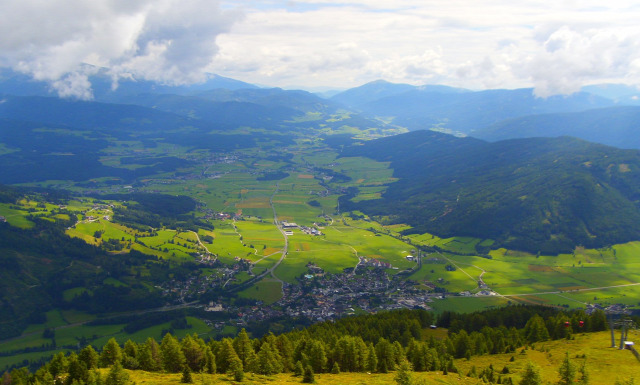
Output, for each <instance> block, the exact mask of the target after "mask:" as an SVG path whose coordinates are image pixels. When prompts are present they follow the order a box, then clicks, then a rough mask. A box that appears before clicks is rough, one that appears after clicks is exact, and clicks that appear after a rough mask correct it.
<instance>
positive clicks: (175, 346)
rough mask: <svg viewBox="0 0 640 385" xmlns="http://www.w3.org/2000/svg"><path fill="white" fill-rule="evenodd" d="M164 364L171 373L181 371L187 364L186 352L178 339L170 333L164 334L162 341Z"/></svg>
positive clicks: (161, 352) (161, 350)
mask: <svg viewBox="0 0 640 385" xmlns="http://www.w3.org/2000/svg"><path fill="white" fill-rule="evenodd" d="M160 355H161V357H162V366H163V368H164V369H165V370H166V371H167V372H169V373H180V372H181V371H182V369H183V368H184V365H185V361H186V360H185V358H184V353H182V349H181V348H180V344H179V343H178V340H177V339H176V338H175V337H174V336H172V335H171V334H170V333H167V334H165V335H164V338H162V343H160Z"/></svg>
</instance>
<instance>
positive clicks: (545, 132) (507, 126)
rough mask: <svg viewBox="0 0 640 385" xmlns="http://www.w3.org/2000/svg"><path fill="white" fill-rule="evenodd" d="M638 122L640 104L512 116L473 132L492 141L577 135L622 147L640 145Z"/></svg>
mask: <svg viewBox="0 0 640 385" xmlns="http://www.w3.org/2000/svg"><path fill="white" fill-rule="evenodd" d="M638 122H640V107H633V106H626V107H610V108H603V109H595V110H588V111H583V112H574V113H563V114H541V115H532V116H525V117H520V118H514V119H508V120H505V121H502V122H499V123H496V124H493V125H491V126H489V127H486V128H482V129H479V130H475V131H473V132H471V136H473V137H476V138H479V139H484V140H489V141H498V140H504V139H514V138H532V137H558V136H573V137H576V138H580V139H584V140H588V141H590V142H595V143H602V144H606V145H609V146H615V147H618V148H634V149H640V124H639V123H638Z"/></svg>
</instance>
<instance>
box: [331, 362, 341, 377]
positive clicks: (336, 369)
mask: <svg viewBox="0 0 640 385" xmlns="http://www.w3.org/2000/svg"><path fill="white" fill-rule="evenodd" d="M331 373H332V374H340V365H338V361H334V362H333V366H332V367H331Z"/></svg>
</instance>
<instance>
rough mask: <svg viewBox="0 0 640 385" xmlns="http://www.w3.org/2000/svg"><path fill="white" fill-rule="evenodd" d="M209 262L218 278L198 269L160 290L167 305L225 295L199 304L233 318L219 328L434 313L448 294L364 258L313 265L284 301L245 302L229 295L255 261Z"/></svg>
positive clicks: (289, 288) (289, 289)
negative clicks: (343, 265) (339, 265)
mask: <svg viewBox="0 0 640 385" xmlns="http://www.w3.org/2000/svg"><path fill="white" fill-rule="evenodd" d="M365 261H366V262H365ZM209 263H210V265H211V266H215V267H216V269H215V271H216V274H210V275H199V274H198V272H197V271H194V274H193V275H192V276H190V277H189V278H187V279H186V280H177V279H172V280H170V281H167V282H165V283H163V284H162V285H161V286H159V288H160V289H162V291H163V295H164V297H165V299H166V300H167V305H175V304H185V303H190V302H192V301H196V300H198V299H199V298H200V297H201V296H203V295H205V293H207V292H216V293H219V294H220V295H219V296H218V299H217V300H210V301H208V302H205V303H201V304H200V305H199V306H201V307H202V308H203V310H204V311H205V312H211V313H212V315H213V313H220V312H223V313H226V314H227V315H228V319H227V320H226V321H216V322H215V323H214V322H211V326H214V327H215V328H217V329H222V328H223V327H225V326H228V325H229V326H237V327H244V326H247V325H248V324H249V323H251V322H261V321H266V320H270V319H276V318H279V317H283V316H287V317H297V318H307V319H309V320H311V321H314V322H315V321H324V320H334V319H338V318H341V317H344V316H348V315H354V314H362V313H376V312H378V311H383V310H394V309H417V308H419V309H425V310H429V309H430V308H431V307H430V306H429V304H430V303H431V302H433V301H434V300H437V299H441V298H444V296H445V295H446V294H444V293H442V291H439V292H434V291H431V292H427V291H425V290H423V289H420V288H418V287H417V286H416V284H415V283H414V282H412V281H408V280H406V279H404V278H403V277H400V276H395V275H391V274H389V272H388V268H389V266H387V264H386V263H384V262H380V261H377V260H375V259H366V258H363V259H361V261H360V263H359V268H358V269H354V268H349V269H345V271H344V272H343V273H340V274H331V273H326V272H324V271H323V270H322V269H321V268H320V267H318V266H316V265H314V264H311V263H309V264H308V265H307V269H308V272H307V274H304V275H302V276H300V277H299V279H298V282H297V283H296V284H288V283H284V284H283V296H282V298H281V299H280V300H278V301H276V302H275V303H273V304H264V303H262V302H260V301H255V300H249V299H244V298H235V300H233V299H231V296H229V295H228V293H227V292H228V291H229V290H230V289H232V288H233V284H234V281H235V280H236V278H234V277H235V275H237V274H238V273H240V272H243V271H248V270H249V268H250V263H249V261H248V260H244V259H237V260H236V261H235V263H234V264H233V265H231V266H225V265H222V264H219V263H216V262H209ZM218 264H219V265H218ZM455 295H457V293H456V294H455ZM212 318H217V317H212Z"/></svg>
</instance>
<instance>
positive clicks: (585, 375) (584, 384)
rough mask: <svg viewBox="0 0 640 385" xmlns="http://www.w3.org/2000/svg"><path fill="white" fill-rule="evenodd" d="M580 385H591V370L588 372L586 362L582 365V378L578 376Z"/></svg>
mask: <svg viewBox="0 0 640 385" xmlns="http://www.w3.org/2000/svg"><path fill="white" fill-rule="evenodd" d="M578 384H579V385H589V372H587V363H586V362H584V363H583V364H582V366H581V367H580V378H578Z"/></svg>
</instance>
